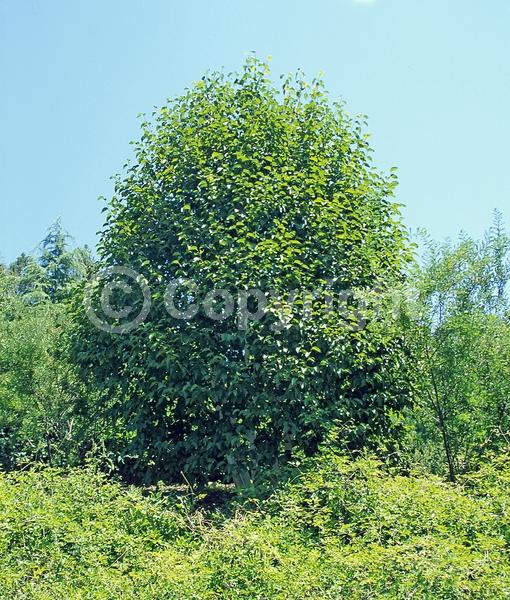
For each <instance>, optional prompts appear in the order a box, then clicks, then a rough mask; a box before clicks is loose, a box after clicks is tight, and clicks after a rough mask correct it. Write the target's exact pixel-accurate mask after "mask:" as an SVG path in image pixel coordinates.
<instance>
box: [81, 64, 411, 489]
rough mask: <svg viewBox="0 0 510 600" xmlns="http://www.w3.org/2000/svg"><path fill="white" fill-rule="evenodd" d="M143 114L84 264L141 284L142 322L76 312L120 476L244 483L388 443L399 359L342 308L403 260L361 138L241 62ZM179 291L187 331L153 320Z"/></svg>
mask: <svg viewBox="0 0 510 600" xmlns="http://www.w3.org/2000/svg"><path fill="white" fill-rule="evenodd" d="M153 116H154V119H153V120H152V122H146V123H144V124H143V131H142V137H141V140H140V141H139V142H138V143H137V144H136V145H135V156H136V158H135V161H134V162H133V163H132V164H131V165H130V166H129V168H128V170H127V173H126V174H125V176H124V177H123V178H121V177H119V178H118V179H117V182H116V192H115V196H114V197H113V198H112V200H111V202H110V204H109V210H108V213H107V219H106V224H105V226H104V229H103V232H102V237H101V241H100V245H99V253H100V266H103V267H113V266H119V265H124V266H127V267H129V268H131V269H134V270H135V271H136V272H138V273H140V274H141V275H143V276H144V278H145V279H146V280H147V282H148V284H149V286H150V288H151V291H152V308H151V311H150V313H149V315H148V316H147V318H146V319H145V321H144V322H143V323H142V324H141V325H139V326H138V327H137V328H136V329H132V330H130V331H129V332H126V333H125V334H124V335H122V334H112V333H108V332H106V331H104V330H103V329H101V328H96V327H95V326H94V325H93V324H91V323H90V322H89V321H88V320H87V318H86V317H85V314H84V311H83V310H82V309H81V308H80V304H78V305H77V312H78V313H79V314H78V319H77V322H78V327H77V332H76V345H75V350H76V356H77V358H78V360H79V362H80V364H81V365H82V367H83V370H84V372H85V373H86V374H87V376H89V377H91V379H92V380H93V381H94V382H95V385H96V386H99V387H100V388H101V389H103V391H104V394H103V398H102V401H101V407H102V408H104V414H105V415H107V417H108V418H110V419H111V422H112V423H113V424H114V425H115V434H114V439H115V440H116V445H115V444H114V445H113V446H112V448H114V449H115V450H114V451H115V452H117V453H118V456H119V459H120V460H121V461H122V463H123V465H124V467H123V468H124V469H125V471H126V472H128V473H129V474H130V475H132V476H133V477H140V476H141V474H144V476H145V478H146V479H157V478H162V477H165V478H175V477H180V473H181V471H182V472H184V474H185V475H186V477H187V478H189V479H194V480H204V479H207V478H224V479H226V480H232V479H233V480H235V481H236V482H238V483H247V482H248V481H249V479H250V477H252V476H253V475H254V474H256V473H257V472H258V471H259V470H260V469H261V468H262V467H267V466H270V465H274V464H275V463H278V462H279V461H282V460H285V459H287V458H289V457H290V456H292V454H293V453H295V452H296V451H297V450H300V451H304V452H306V453H311V452H313V451H315V449H316V448H317V447H318V445H319V444H320V443H321V442H322V441H323V440H324V439H326V438H328V439H330V440H333V441H336V442H337V443H339V444H344V445H347V446H349V447H351V448H359V447H362V446H364V445H366V444H368V443H375V440H376V439H381V437H382V436H385V438H386V439H387V440H391V439H393V437H392V436H393V433H394V431H393V428H394V427H396V425H395V423H396V422H397V421H398V414H399V411H400V409H401V408H402V407H403V406H404V405H405V404H406V403H407V402H408V400H409V395H408V392H407V383H406V372H405V368H404V364H405V358H404V351H403V348H402V344H401V341H400V339H399V337H398V335H397V333H396V332H395V331H394V329H393V328H392V326H390V325H388V324H386V325H385V326H382V325H381V323H380V322H379V321H378V320H377V319H373V318H372V319H370V318H368V317H366V316H363V317H362V316H361V306H360V301H359V299H357V300H356V298H352V297H350V295H348V294H347V293H346V292H345V290H353V289H356V290H358V291H360V292H361V291H366V290H368V289H370V288H377V289H378V290H379V293H382V292H383V291H384V289H385V288H387V287H391V285H392V283H393V282H395V281H396V280H398V279H399V278H400V276H401V275H400V274H401V271H402V269H403V266H404V265H405V264H406V262H407V261H408V258H409V256H408V251H407V238H406V233H405V231H404V229H403V227H402V226H401V223H400V218H399V212H398V207H397V205H396V204H395V203H394V201H393V199H392V196H393V190H394V187H395V185H396V178H395V175H394V174H393V173H392V174H390V175H389V176H385V175H382V174H380V173H379V172H377V171H376V170H375V169H374V168H373V167H372V166H371V164H372V160H371V149H370V147H369V144H368V141H367V137H368V136H367V135H366V134H365V133H364V128H363V122H361V121H359V120H356V119H352V118H350V117H349V116H348V115H347V114H346V113H345V111H344V110H343V108H342V106H341V105H339V104H335V103H331V102H329V101H328V98H327V95H326V93H325V91H324V89H323V84H322V83H321V81H318V80H314V81H312V82H311V83H308V82H307V81H306V80H305V79H304V78H303V77H302V76H301V75H297V76H293V77H289V78H286V79H283V81H282V84H281V86H278V87H276V86H274V85H273V83H272V82H271V80H270V78H269V72H268V68H267V66H266V65H265V64H262V63H260V62H258V61H257V60H256V59H250V60H248V61H247V63H246V65H245V67H244V69H243V71H242V72H241V73H239V74H234V75H228V76H225V75H223V74H221V73H213V74H209V75H207V76H205V77H203V78H202V79H201V80H200V81H198V83H196V84H195V85H194V86H193V87H192V88H191V89H190V90H189V91H187V92H186V93H185V94H184V95H183V96H181V97H179V98H177V99H175V100H173V101H169V102H168V104H166V105H165V106H163V108H161V109H160V110H158V111H157V112H156V113H154V115H153ZM179 278H180V279H182V280H188V283H187V284H186V285H182V286H180V289H179V292H180V302H181V304H179V301H176V302H177V305H178V307H180V309H182V310H184V308H186V307H188V308H190V306H189V305H190V304H191V305H193V306H195V305H199V304H200V306H201V308H200V310H199V311H198V312H197V314H196V315H194V316H193V318H190V319H187V320H184V319H180V318H176V316H175V314H173V315H172V314H169V312H168V311H167V310H166V308H165V305H164V299H165V288H166V286H167V284H168V283H169V282H170V281H175V280H176V279H179ZM190 281H191V282H192V283H189V282H190ZM131 283H132V282H131ZM176 287H178V286H177V285H176ZM218 288H221V289H222V290H225V293H228V294H232V297H233V298H234V299H237V301H238V302H237V312H236V314H234V315H232V316H231V317H230V318H216V319H214V318H211V313H212V312H214V311H216V313H218V312H221V311H222V310H223V309H226V308H228V304H229V302H228V298H227V300H226V301H225V296H223V300H221V299H220V298H216V301H215V302H213V303H212V306H209V308H207V303H206V307H205V308H204V306H203V304H201V301H203V300H204V298H206V299H207V294H208V293H209V292H210V291H211V290H213V289H218ZM253 289H257V290H260V292H257V293H254V292H251V291H250V290H253ZM293 290H297V291H298V295H297V299H296V300H295V302H292V301H291V298H292V296H289V294H290V293H291V292H292V291H293ZM306 290H308V291H309V292H310V293H305V291H306ZM312 290H316V292H315V293H313V294H312V293H311V291H312ZM317 290H320V292H318V291H317ZM117 292H119V294H120V296H122V294H123V293H124V292H126V288H125V289H124V292H122V290H120V291H119V290H117ZM338 294H343V298H344V300H345V301H342V302H340V303H339V304H340V305H338V304H337V305H336V309H335V310H327V307H328V306H329V298H330V297H335V298H337V300H338ZM348 296H349V298H348ZM91 298H92V304H93V306H94V307H95V308H98V306H96V304H94V302H96V301H97V295H95V294H94V293H91ZM118 300H119V302H120V300H121V298H120V297H119V298H118ZM138 301H139V302H141V299H140V298H139V299H138ZM262 304H267V306H266V311H265V314H264V316H263V318H260V319H255V318H254V314H253V313H256V314H259V312H258V311H259V309H260V308H261V305H262ZM130 305H131V308H132V309H133V311H134V312H136V310H139V304H137V300H136V298H134V297H132V298H130ZM347 305H348V306H349V307H350V309H349V310H348V309H347V308H346V307H347ZM243 307H244V308H246V310H247V311H248V313H249V314H248V315H246V310H245V311H244V315H245V316H244V317H243V316H242V314H241V315H240V312H241V313H243V310H242V309H243ZM135 309H136V310H135ZM115 323H117V322H116V321H115ZM390 445H391V443H390Z"/></svg>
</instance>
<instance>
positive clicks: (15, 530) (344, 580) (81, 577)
mask: <svg viewBox="0 0 510 600" xmlns="http://www.w3.org/2000/svg"><path fill="white" fill-rule="evenodd" d="M509 481H510V459H509V458H506V459H505V460H498V461H496V462H495V463H494V464H493V465H490V466H488V467H487V469H486V471H485V472H481V473H480V474H478V475H477V476H476V477H474V478H472V479H470V480H469V481H467V482H466V484H465V487H461V486H459V485H452V484H447V483H444V482H442V481H441V480H439V479H436V478H423V477H403V476H400V475H398V474H396V473H391V472H388V471H387V469H385V468H383V467H382V466H381V465H380V464H379V463H377V461H374V460H373V459H359V460H357V461H350V460H348V459H346V458H345V457H343V456H338V455H335V454H327V455H325V456H324V457H321V458H318V459H314V460H313V461H311V462H310V464H306V465H305V466H304V468H302V469H301V471H300V472H297V473H295V477H294V480H293V481H290V482H289V483H287V484H286V485H284V486H282V488H281V489H280V490H279V491H278V492H276V494H274V495H273V496H272V497H271V498H270V499H268V500H267V501H263V502H262V503H261V504H260V506H259V507H258V509H257V510H246V509H243V508H242V506H240V505H237V507H235V506H234V507H230V508H231V509H232V508H234V509H235V510H233V512H232V510H230V511H229V513H230V514H231V516H230V517H228V518H227V517H226V516H224V515H222V514H221V513H217V512H212V513H211V512H206V511H205V509H204V508H198V507H195V508H194V509H193V510H192V509H191V508H190V505H189V503H188V502H187V501H186V497H185V496H182V495H181V496H178V495H176V493H175V492H172V491H171V490H168V489H166V490H163V489H160V490H159V491H154V490H153V491H152V492H151V493H148V492H147V493H145V494H142V491H141V490H139V489H136V488H126V487H121V486H120V485H118V484H116V483H112V482H108V481H107V480H106V479H105V478H104V476H102V475H99V474H97V473H95V472H93V471H90V470H73V471H68V472H67V473H65V472H59V471H55V470H43V471H32V472H26V473H17V474H11V475H2V476H0V597H1V598H6V599H7V598H9V599H21V598H26V599H29V598H30V599H32V598H34V599H36V598H37V599H48V600H49V599H52V600H53V599H55V598H66V599H67V598H70V599H75V598H87V599H89V598H90V599H92V598H94V599H105V600H106V599H109V600H111V599H115V598H123V599H126V598H128V599H129V598H133V599H134V598H144V599H146V598H147V599H149V600H150V599H151V598H153V599H161V598H165V599H166V598H168V599H175V600H186V599H188V600H191V599H194V600H202V599H218V600H219V599H230V600H234V599H238V598H249V599H260V600H266V599H270V598H280V599H282V600H284V599H285V600H289V599H295V600H297V599H305V598H306V599H311V598H313V599H324V600H326V599H328V600H339V599H342V598H345V599H349V600H350V599H354V600H362V599H363V600H364V599H368V598H374V599H379V598H381V599H383V598H384V599H397V600H400V599H403V598H429V599H430V600H436V599H445V600H446V599H448V600H450V599H459V600H460V599H463V598H479V599H494V598H509V597H510V566H509V561H508V558H509V556H508V550H509V543H510V539H509V536H508V532H509V528H508V519H507V517H506V506H508V504H509V503H510V486H509V483H508V482H509Z"/></svg>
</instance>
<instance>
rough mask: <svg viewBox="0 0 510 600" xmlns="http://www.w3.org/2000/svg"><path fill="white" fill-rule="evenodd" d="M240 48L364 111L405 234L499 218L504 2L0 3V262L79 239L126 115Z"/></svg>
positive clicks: (507, 132)
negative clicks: (51, 233)
mask: <svg viewBox="0 0 510 600" xmlns="http://www.w3.org/2000/svg"><path fill="white" fill-rule="evenodd" d="M249 52H256V53H257V55H258V56H259V57H261V58H265V57H267V56H272V70H273V74H274V77H275V80H278V76H279V75H280V74H281V73H288V72H292V71H295V70H297V69H298V68H301V69H302V70H304V71H305V73H306V74H307V75H308V76H309V77H310V78H312V77H314V76H315V75H317V74H318V73H320V72H323V73H324V77H325V82H326V86H327V88H328V89H329V92H330V96H331V98H332V100H339V99H342V100H344V101H345V103H346V107H347V110H348V111H349V112H350V113H352V114H359V113H362V114H366V115H368V117H369V126H368V129H369V131H370V133H371V134H372V144H373V147H374V150H375V161H376V164H377V166H378V167H380V168H382V169H388V168H389V167H392V166H396V167H398V173H399V179H400V186H399V188H398V191H397V200H398V201H399V202H401V203H402V204H404V205H405V206H404V208H403V215H404V221H405V223H406V224H407V225H408V227H409V228H410V229H411V230H412V231H415V230H416V229H418V228H425V229H427V230H428V231H429V233H430V234H431V235H432V237H434V238H436V239H443V238H445V237H456V236H457V235H458V233H459V231H461V230H463V231H465V232H466V233H468V234H470V235H474V236H479V235H481V234H482V232H483V231H484V230H485V229H486V228H487V227H488V226H489V225H490V222H491V213H492V211H493V209H495V208H497V209H499V210H501V211H502V212H503V215H504V216H505V217H506V221H507V224H510V150H509V145H510V116H509V109H510V2H509V1H508V0H447V1H445V0H256V1H255V0H251V1H247V0H187V1H184V0H143V1H139V0H138V1H135V0H81V1H80V0H73V1H69V0H0V258H1V259H2V260H4V261H11V260H13V259H14V258H15V257H16V256H17V255H19V253H20V252H22V251H25V252H34V250H35V249H36V248H37V244H38V242H39V241H40V240H41V239H42V238H43V237H44V235H45V232H46V230H47V229H48V227H49V226H50V225H51V224H52V223H53V222H54V221H55V220H56V219H57V218H61V220H62V223H63V225H64V227H65V228H66V229H67V230H68V231H69V233H70V234H71V235H72V236H73V238H74V239H75V241H76V243H77V244H80V245H81V244H89V245H90V246H94V244H95V243H96V240H97V237H96V232H97V231H99V230H100V228H101V225H102V214H101V209H102V208H103V206H104V202H103V201H101V200H99V197H100V196H105V197H109V196H111V195H112V191H113V185H112V181H111V176H113V175H114V174H115V173H119V172H121V171H122V166H123V164H124V163H125V160H126V159H127V158H128V157H130V156H131V146H130V145H129V142H130V141H131V140H135V139H137V138H138V136H139V128H140V119H139V118H138V117H137V115H139V113H151V112H152V110H153V107H154V106H160V105H161V104H163V103H164V101H165V99H166V98H168V97H173V96H176V95H179V94H180V93H182V91H183V90H184V88H185V87H186V86H189V85H190V83H192V82H193V81H196V80H198V79H199V78H200V77H201V76H202V74H203V73H204V72H205V71H206V70H208V69H219V68H222V67H223V68H225V69H226V70H227V71H231V70H236V69H239V68H240V67H241V66H242V63H243V61H244V60H245V58H246V55H247V53H249Z"/></svg>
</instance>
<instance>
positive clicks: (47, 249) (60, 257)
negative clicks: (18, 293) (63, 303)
mask: <svg viewBox="0 0 510 600" xmlns="http://www.w3.org/2000/svg"><path fill="white" fill-rule="evenodd" d="M69 239H70V236H69V235H68V234H67V233H66V232H65V231H64V229H63V227H62V223H61V222H60V220H57V221H56V222H55V223H54V224H53V225H52V226H51V227H50V229H49V230H48V233H47V235H46V237H45V238H44V240H43V241H42V242H41V244H40V249H41V256H40V257H39V265H40V266H41V267H42V269H43V270H44V277H45V286H44V287H45V292H46V293H47V294H48V296H49V297H50V299H51V300H53V301H55V300H59V299H61V298H62V296H63V294H65V293H66V288H67V287H68V286H69V285H70V284H71V283H72V282H74V281H77V280H80V279H81V278H83V277H85V276H86V275H87V273H88V272H89V270H90V269H91V268H92V264H93V260H92V257H91V254H90V251H89V250H88V248H87V246H84V247H83V248H75V249H72V250H71V249H70V248H69Z"/></svg>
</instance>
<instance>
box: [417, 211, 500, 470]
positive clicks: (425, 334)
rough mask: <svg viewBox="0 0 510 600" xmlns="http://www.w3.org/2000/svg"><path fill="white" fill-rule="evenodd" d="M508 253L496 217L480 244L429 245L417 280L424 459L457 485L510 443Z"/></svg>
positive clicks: (467, 240)
mask: <svg viewBox="0 0 510 600" xmlns="http://www.w3.org/2000/svg"><path fill="white" fill-rule="evenodd" d="M509 253H510V238H509V237H508V235H507V234H506V233H505V231H504V227H503V223H502V219H501V215H499V214H496V215H495V219H494V224H493V226H492V227H491V229H490V230H489V232H488V233H487V235H486V236H485V238H484V240H482V241H481V242H476V241H474V240H472V239H471V238H469V237H466V236H463V237H462V238H461V240H460V241H459V242H458V243H457V244H452V243H445V244H433V243H431V242H429V243H428V253H427V255H426V257H425V261H424V265H423V268H422V269H421V270H420V271H419V273H418V275H417V277H416V280H415V285H416V291H417V313H416V315H417V319H416V320H415V321H414V328H413V334H412V337H414V342H415V348H416V356H417V357H418V363H417V365H416V373H417V375H418V376H419V378H420V380H421V391H422V403H423V404H422V409H421V410H418V411H417V412H416V413H415V414H414V418H415V419H416V418H417V423H418V429H417V431H418V439H419V440H420V441H419V452H420V453H421V454H425V455H428V456H429V460H430V462H431V465H432V467H433V468H434V469H435V470H438V471H441V470H442V468H441V465H444V464H446V465H447V469H448V474H449V478H450V479H452V480H454V479H455V477H456V475H457V474H458V473H463V472H466V471H469V470H470V469H473V468H474V467H475V466H476V464H478V462H479V461H480V458H481V457H482V456H483V454H484V453H486V452H488V451H497V450H500V449H501V448H502V447H503V446H505V445H507V444H508V442H509V437H508V435H509V431H510V414H509V411H508V408H509V402H510V322H509V318H508V317H509V313H508V297H507V285H508V281H509V278H510V269H509V265H510V262H509ZM441 448H442V452H439V450H440V449H441Z"/></svg>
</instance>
